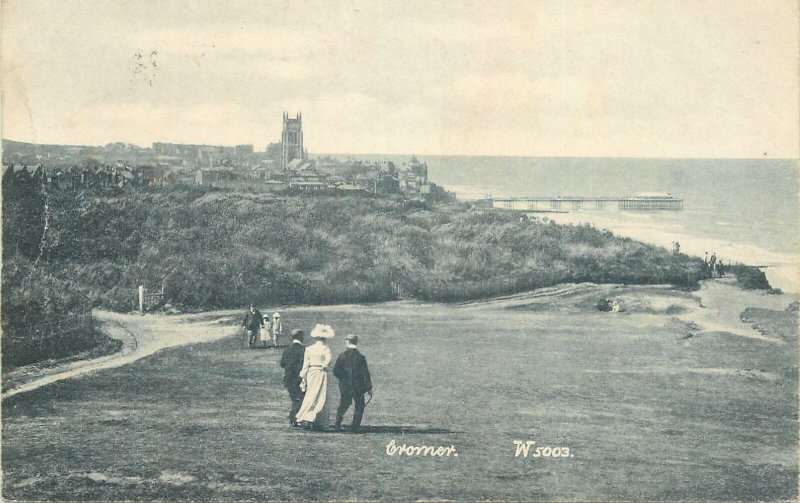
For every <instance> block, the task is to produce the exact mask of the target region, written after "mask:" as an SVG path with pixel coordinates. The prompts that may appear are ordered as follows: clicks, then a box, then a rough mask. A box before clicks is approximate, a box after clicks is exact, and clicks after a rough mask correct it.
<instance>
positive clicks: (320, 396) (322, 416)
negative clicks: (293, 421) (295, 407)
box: [297, 367, 329, 427]
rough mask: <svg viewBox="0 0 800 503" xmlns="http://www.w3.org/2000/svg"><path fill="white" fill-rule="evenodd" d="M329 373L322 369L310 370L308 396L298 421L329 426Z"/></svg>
mask: <svg viewBox="0 0 800 503" xmlns="http://www.w3.org/2000/svg"><path fill="white" fill-rule="evenodd" d="M327 398H328V373H327V372H326V371H324V370H322V369H321V368H314V367H312V368H310V369H308V373H307V374H306V396H305V398H303V405H301V406H300V411H298V413H297V421H306V422H309V423H316V424H317V425H319V426H323V427H325V426H328V419H329V418H328V409H327V408H326V407H325V404H326V403H327V402H328V399H327Z"/></svg>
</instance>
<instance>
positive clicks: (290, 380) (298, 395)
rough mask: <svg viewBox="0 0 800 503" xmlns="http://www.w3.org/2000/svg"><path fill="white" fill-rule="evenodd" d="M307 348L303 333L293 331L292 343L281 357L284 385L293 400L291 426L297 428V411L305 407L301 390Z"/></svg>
mask: <svg viewBox="0 0 800 503" xmlns="http://www.w3.org/2000/svg"><path fill="white" fill-rule="evenodd" d="M305 353H306V348H305V347H304V346H303V331H302V330H297V329H295V330H292V343H291V344H289V347H287V348H286V349H284V350H283V355H282V356H281V367H283V369H284V373H283V384H284V386H286V389H287V390H288V391H289V398H290V399H291V400H292V409H291V412H289V424H291V425H292V426H293V427H295V428H297V427H298V424H297V411H299V410H300V406H301V405H303V398H304V397H305V393H304V392H303V390H301V389H300V382H301V381H302V379H300V371H301V370H302V369H303V357H304V356H305Z"/></svg>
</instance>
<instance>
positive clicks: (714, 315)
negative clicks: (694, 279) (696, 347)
mask: <svg viewBox="0 0 800 503" xmlns="http://www.w3.org/2000/svg"><path fill="white" fill-rule="evenodd" d="M735 284H736V278H735V277H731V276H728V277H726V278H722V279H714V280H706V281H703V282H701V283H700V290H699V291H697V292H695V295H696V296H697V297H699V298H700V301H701V306H702V307H700V308H697V309H692V310H689V311H687V312H685V313H684V314H682V315H681V316H680V319H682V320H684V321H688V322H692V323H695V324H696V325H697V326H699V327H700V328H701V330H702V331H704V332H727V333H730V334H733V335H736V336H740V337H748V338H751V339H759V340H762V341H767V342H772V343H774V344H786V342H785V341H783V340H782V339H780V338H778V337H773V336H767V335H764V334H762V333H761V332H759V331H758V330H756V329H755V328H753V326H752V325H751V324H750V323H747V322H745V321H742V319H741V314H742V312H743V311H744V310H745V309H747V308H748V307H756V308H762V309H772V310H774V311H783V310H785V309H786V308H787V307H788V306H789V304H791V303H792V302H793V301H794V300H795V297H794V296H793V295H768V294H766V293H764V292H763V291H760V290H742V289H741V288H738V287H736V286H735Z"/></svg>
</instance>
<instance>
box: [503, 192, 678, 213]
mask: <svg viewBox="0 0 800 503" xmlns="http://www.w3.org/2000/svg"><path fill="white" fill-rule="evenodd" d="M488 201H490V202H491V208H494V209H498V210H513V211H530V212H557V213H567V212H570V211H585V210H611V211H614V210H617V211H680V210H682V209H683V198H680V197H675V196H673V195H671V194H666V193H661V192H639V193H636V194H634V195H632V196H622V197H614V196H595V197H591V196H589V197H583V196H555V197H552V196H537V197H497V198H491V199H489V200H488Z"/></svg>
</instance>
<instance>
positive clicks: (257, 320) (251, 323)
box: [242, 304, 264, 349]
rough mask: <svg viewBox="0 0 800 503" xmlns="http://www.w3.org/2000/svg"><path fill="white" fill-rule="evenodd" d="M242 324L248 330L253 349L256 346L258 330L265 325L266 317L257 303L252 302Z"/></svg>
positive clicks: (249, 342)
mask: <svg viewBox="0 0 800 503" xmlns="http://www.w3.org/2000/svg"><path fill="white" fill-rule="evenodd" d="M242 325H243V326H244V329H245V330H246V331H247V339H248V344H249V347H250V348H251V349H252V348H254V347H255V346H256V337H258V330H259V329H260V328H261V327H263V326H264V318H263V317H262V316H261V312H260V311H259V310H258V309H256V306H255V304H250V309H248V310H247V314H245V315H244V321H243V322H242Z"/></svg>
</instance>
